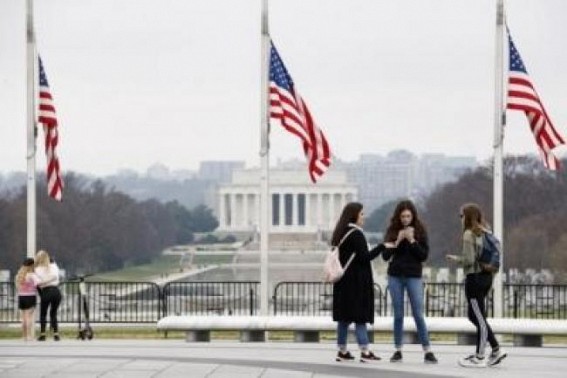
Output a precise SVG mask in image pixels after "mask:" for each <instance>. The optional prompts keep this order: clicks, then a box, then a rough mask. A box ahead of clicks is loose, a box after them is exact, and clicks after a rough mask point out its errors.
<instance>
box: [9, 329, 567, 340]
mask: <svg viewBox="0 0 567 378" xmlns="http://www.w3.org/2000/svg"><path fill="white" fill-rule="evenodd" d="M93 329H94V338H95V339H108V340H112V339H115V340H120V339H140V340H159V339H165V338H166V335H165V334H164V333H163V332H158V331H157V330H156V329H155V327H154V326H153V325H150V326H145V327H135V326H133V327H124V328H119V327H104V326H100V327H99V326H96V325H94V326H93ZM37 333H38V332H37V331H36V336H37ZM60 333H61V338H62V339H67V340H69V339H76V338H77V329H76V328H74V327H65V328H63V329H62V330H61V332H60ZM20 337H21V331H20V329H19V328H18V327H15V326H10V327H5V326H0V339H18V338H20ZM239 337H240V335H239V332H237V331H214V332H211V339H212V340H227V341H228V340H239ZM320 338H321V341H323V342H334V341H335V340H336V333H335V332H321V334H320ZM430 338H431V342H432V343H433V345H435V344H436V343H437V344H454V343H456V341H457V339H456V336H455V335H451V334H439V333H432V334H430ZM167 339H172V340H177V339H179V340H183V339H185V333H184V332H168V333H167ZM269 340H270V341H285V342H291V341H293V332H291V331H277V332H275V331H274V332H270V333H269ZM502 341H503V342H504V343H505V344H510V343H512V337H511V336H504V337H503V339H502ZM391 342H392V334H391V333H390V332H375V333H374V343H376V344H388V343H391ZM543 344H544V345H567V336H544V338H543Z"/></svg>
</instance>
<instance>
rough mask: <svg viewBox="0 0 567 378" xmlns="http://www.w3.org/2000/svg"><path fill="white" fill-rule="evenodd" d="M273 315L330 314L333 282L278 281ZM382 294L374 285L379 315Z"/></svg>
mask: <svg viewBox="0 0 567 378" xmlns="http://www.w3.org/2000/svg"><path fill="white" fill-rule="evenodd" d="M272 300H273V308H274V315H304V316H319V315H330V314H331V313H332V311H333V284H330V283H325V282H315V281H314V282H280V283H278V284H277V285H276V286H275V288H274V295H273V297H272ZM382 300H383V294H382V289H381V288H380V286H379V285H376V284H375V285H374V310H375V312H376V315H381V314H382V311H383V306H382Z"/></svg>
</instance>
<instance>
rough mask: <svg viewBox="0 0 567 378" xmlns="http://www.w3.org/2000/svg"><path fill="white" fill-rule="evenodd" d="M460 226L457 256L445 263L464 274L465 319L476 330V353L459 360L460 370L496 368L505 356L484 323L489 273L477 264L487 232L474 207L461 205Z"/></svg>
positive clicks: (448, 257) (488, 325)
mask: <svg viewBox="0 0 567 378" xmlns="http://www.w3.org/2000/svg"><path fill="white" fill-rule="evenodd" d="M459 215H460V217H461V223H462V225H463V244H462V249H461V254H460V256H457V255H447V256H446V258H447V260H448V261H453V262H457V263H458V264H460V265H461V266H462V267H463V271H464V273H465V296H466V298H467V305H468V318H469V320H470V321H471V322H472V323H473V324H474V326H475V327H476V353H474V354H471V355H470V356H468V357H464V358H461V359H459V365H461V366H463V367H481V368H482V367H486V366H493V365H496V364H499V363H500V362H501V361H502V360H503V359H504V358H506V353H505V352H504V351H503V350H502V349H501V348H500V344H499V343H498V340H496V338H495V337H494V333H493V332H492V328H491V327H490V324H488V322H487V321H486V296H487V295H488V292H489V291H490V289H491V288H492V278H493V277H492V273H491V272H488V271H485V270H483V269H482V268H481V267H480V264H479V262H478V257H479V255H480V251H481V250H482V240H483V235H484V233H486V232H489V230H488V229H487V227H486V224H485V223H484V220H483V217H482V212H481V211H480V207H479V206H478V205H477V204H474V203H469V204H466V205H463V206H462V207H461V211H460V214H459ZM487 342H488V343H490V346H491V348H492V353H491V354H490V356H489V358H488V362H487V361H486V359H485V358H484V355H485V348H486V344H487Z"/></svg>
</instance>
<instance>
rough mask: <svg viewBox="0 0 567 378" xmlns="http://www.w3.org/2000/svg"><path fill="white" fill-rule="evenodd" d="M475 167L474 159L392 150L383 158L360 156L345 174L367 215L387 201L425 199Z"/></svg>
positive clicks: (372, 155) (368, 155)
mask: <svg viewBox="0 0 567 378" xmlns="http://www.w3.org/2000/svg"><path fill="white" fill-rule="evenodd" d="M476 166H477V161H476V159H475V158H474V157H469V156H464V157H448V156H445V155H443V154H425V155H422V156H419V157H418V156H416V155H414V154H412V153H411V152H409V151H405V150H396V151H392V152H390V153H388V154H387V155H386V156H383V155H378V154H363V155H361V156H360V158H359V159H358V160H357V161H355V162H353V163H350V164H349V166H348V172H349V177H350V179H351V180H352V181H353V182H355V183H356V185H357V186H358V193H359V199H360V201H361V202H362V203H363V204H364V206H365V208H366V209H367V212H368V213H370V212H372V211H373V210H375V209H377V208H379V207H380V206H382V205H384V204H385V203H387V202H390V201H395V200H397V199H400V198H412V199H417V198H421V197H423V196H426V195H427V194H429V193H431V192H432V191H433V190H435V189H436V188H437V187H438V186H440V185H442V184H445V183H448V182H451V181H455V180H457V179H458V178H459V176H461V175H462V174H463V173H465V172H466V171H467V170H469V169H474V168H475V167H476Z"/></svg>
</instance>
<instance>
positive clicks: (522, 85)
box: [507, 33, 565, 171]
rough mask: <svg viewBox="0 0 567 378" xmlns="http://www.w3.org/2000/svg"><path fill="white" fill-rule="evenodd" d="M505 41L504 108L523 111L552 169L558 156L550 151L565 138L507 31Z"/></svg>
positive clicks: (563, 142) (548, 165) (555, 166)
mask: <svg viewBox="0 0 567 378" xmlns="http://www.w3.org/2000/svg"><path fill="white" fill-rule="evenodd" d="M508 42H509V48H510V70H509V72H508V104H507V108H508V109H511V110H520V111H522V112H524V113H525V114H526V117H528V121H529V123H530V128H531V130H532V134H533V135H534V138H535V140H536V143H537V145H538V147H539V150H540V152H541V155H542V158H543V161H544V164H545V166H546V167H547V168H548V169H550V170H552V171H554V170H556V169H557V167H559V160H558V159H557V158H556V157H555V155H553V149H554V148H555V147H558V146H560V145H562V144H565V141H564V140H563V138H562V137H561V135H559V133H558V132H557V130H555V128H554V127H553V124H552V123H551V119H550V118H549V116H548V115H547V112H546V111H545V108H544V107H543V104H542V102H541V100H540V98H539V96H538V94H537V92H536V90H535V87H534V85H533V83H532V81H531V79H530V76H529V75H528V71H527V70H526V66H525V65H524V62H523V61H522V58H521V57H520V53H519V52H518V50H517V49H516V46H515V45H514V42H513V41H512V37H511V36H510V33H508Z"/></svg>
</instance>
